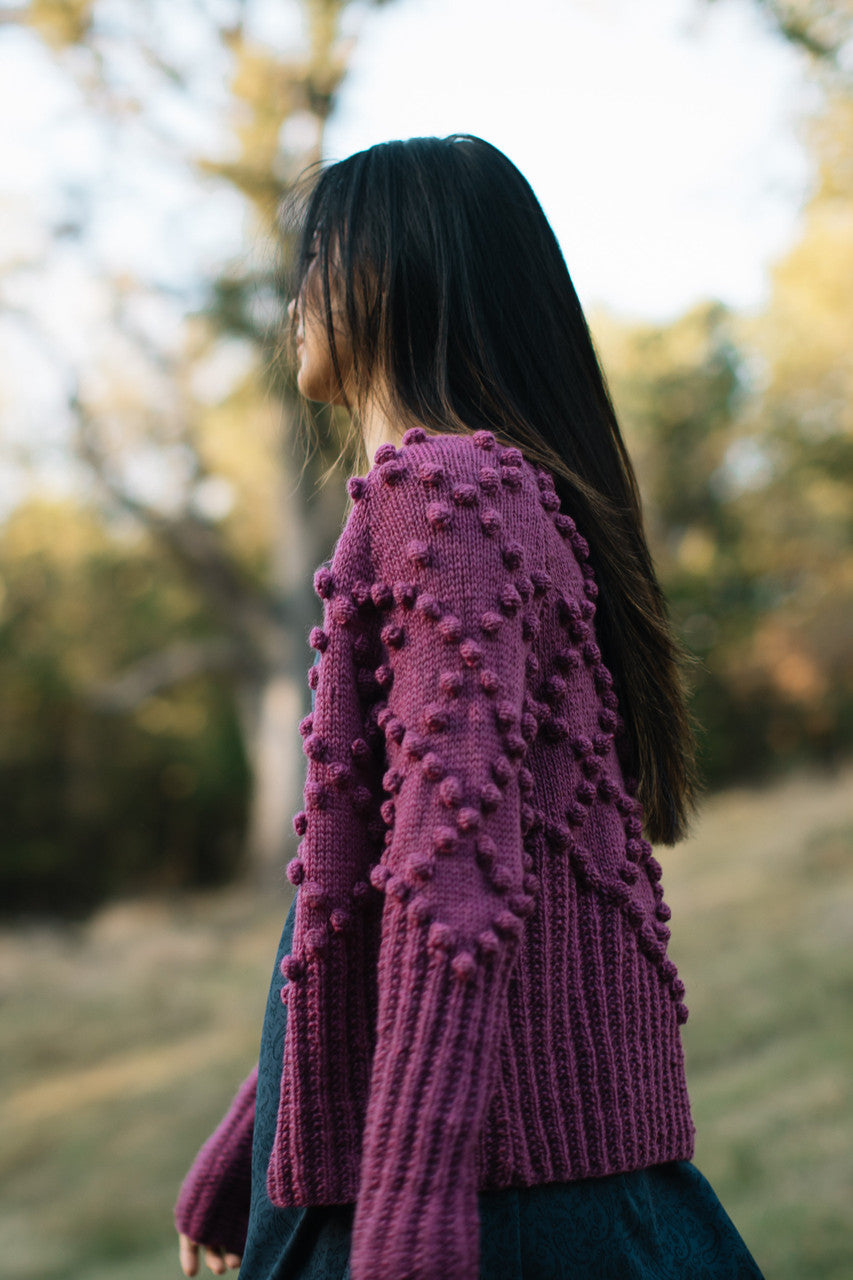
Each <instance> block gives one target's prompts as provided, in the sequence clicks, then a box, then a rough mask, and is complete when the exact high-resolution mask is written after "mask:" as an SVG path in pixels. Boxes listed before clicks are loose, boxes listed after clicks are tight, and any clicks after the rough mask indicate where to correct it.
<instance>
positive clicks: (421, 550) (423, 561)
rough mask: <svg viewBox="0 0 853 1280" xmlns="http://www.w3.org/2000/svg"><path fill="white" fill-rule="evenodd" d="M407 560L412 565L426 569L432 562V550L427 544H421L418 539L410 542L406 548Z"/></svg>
mask: <svg viewBox="0 0 853 1280" xmlns="http://www.w3.org/2000/svg"><path fill="white" fill-rule="evenodd" d="M406 558H407V559H408V560H409V561H410V562H411V563H412V564H414V565H418V566H419V567H420V568H425V567H426V566H427V565H428V564H429V563H430V561H431V560H432V556H431V554H430V549H429V547H428V546H427V544H426V543H425V542H420V541H418V540H417V539H415V540H414V541H412V542H410V543H409V545H408V546H407V547H406Z"/></svg>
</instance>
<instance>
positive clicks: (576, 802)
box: [268, 429, 694, 1280]
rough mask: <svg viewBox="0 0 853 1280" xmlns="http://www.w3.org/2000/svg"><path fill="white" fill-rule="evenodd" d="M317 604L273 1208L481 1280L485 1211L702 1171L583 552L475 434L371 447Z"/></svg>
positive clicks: (363, 1262) (651, 883) (396, 1272)
mask: <svg viewBox="0 0 853 1280" xmlns="http://www.w3.org/2000/svg"><path fill="white" fill-rule="evenodd" d="M350 492H351V494H352V496H353V498H354V500H355V501H354V505H353V510H352V513H351V515H350V518H349V520H348V522H347V525H346V528H345V529H344V531H343V533H342V535H341V537H340V540H339V542H338V545H337V548H336V551H335V555H334V558H333V560H332V563H331V567H330V569H328V570H320V571H319V572H318V574H317V577H316V579H315V587H316V589H317V592H318V594H319V595H320V596H321V598H322V599H323V602H324V621H323V625H322V627H319V628H315V630H314V631H313V632H312V634H311V639H310V642H311V644H312V646H313V647H314V648H315V649H317V650H319V652H320V655H321V656H320V659H319V663H318V675H317V677H316V679H317V685H316V701H315V709H314V712H313V714H312V716H311V717H309V723H308V724H307V726H306V724H305V722H303V725H302V729H303V733H304V746H305V751H306V756H307V781H306V786H305V807H304V810H303V811H302V812H301V813H300V814H298V815H297V817H296V820H295V827H296V830H297V832H298V833H299V834H300V835H301V836H302V842H301V845H300V847H299V850H298V854H297V857H296V858H295V859H294V860H293V861H292V862H291V863H290V865H289V868H288V875H289V878H290V879H291V881H292V882H293V883H295V884H298V885H299V886H300V890H299V895H298V900H297V913H296V921H295V930H294V942H293V948H292V954H291V955H290V956H289V957H287V958H286V959H285V961H284V962H283V966H282V970H283V978H284V982H283V990H282V998H283V999H284V1000H286V1001H287V1004H288V1027H287V1036H286V1040H285V1048H284V1062H283V1071H282V1080H281V1100H280V1107H279V1115H278V1125H277V1132H276V1138H275V1144H274V1148H273V1152H272V1158H271V1160H270V1164H269V1169H268V1192H269V1195H270V1198H271V1200H272V1201H273V1203H274V1204H278V1205H304V1204H337V1203H346V1202H355V1203H356V1212H355V1218H354V1223H353V1243H352V1252H351V1258H350V1267H351V1273H352V1276H353V1280H439V1277H440V1278H441V1280H446V1278H447V1277H449V1276H450V1277H454V1280H475V1278H476V1276H477V1274H478V1265H479V1230H478V1214H477V1193H478V1191H480V1190H491V1189H497V1188H500V1187H509V1186H530V1185H534V1184H537V1183H543V1182H558V1181H568V1180H572V1179H577V1178H586V1177H595V1176H601V1175H605V1174H611V1173H618V1172H625V1171H628V1170H632V1169H638V1168H643V1167H645V1166H648V1165H651V1164H657V1163H660V1162H662V1161H668V1160H680V1159H689V1158H691V1156H692V1154H693V1132H694V1130H693V1124H692V1121H691V1116H690V1107H689V1101H688V1096H687V1090H686V1084H685V1078H684V1066H683V1057H682V1051H681V1043H680V1035H679V1024H680V1023H681V1022H683V1021H684V1019H685V1018H686V1016H687V1011H686V1009H685V1007H684V1005H683V1003H682V997H683V994H684V988H683V986H682V984H681V982H680V981H679V978H678V975H677V973H676V970H675V966H674V965H673V964H672V962H671V961H670V960H669V958H668V956H667V945H666V944H667V940H668V938H669V929H668V927H667V924H666V921H667V919H668V918H669V909H668V907H667V906H666V904H665V902H664V901H663V892H662V888H661V884H660V866H659V864H658V863H657V861H656V860H655V858H654V857H653V856H652V850H651V847H650V845H649V844H648V843H647V841H645V840H644V839H643V836H642V812H641V809H640V805H639V802H638V801H637V799H636V798H635V796H634V795H633V794H632V788H631V787H630V786H628V785H626V780H625V778H624V777H623V774H622V769H621V766H620V760H619V737H618V735H619V732H620V729H621V721H620V718H619V708H618V704H617V699H616V695H615V693H614V690H613V680H612V678H611V675H610V673H609V671H608V670H607V668H606V667H605V665H604V662H603V660H602V656H601V652H600V650H599V648H598V645H597V644H596V640H595V612H596V603H595V602H596V599H597V595H598V590H597V585H596V582H595V575H594V571H593V568H592V566H591V565H590V562H589V558H588V557H589V549H588V546H587V543H586V542H585V540H584V538H583V537H582V536H581V534H580V533H579V532H578V530H577V529H576V527H575V525H574V522H573V520H572V519H571V517H570V516H569V515H568V514H567V513H564V512H562V511H561V510H560V503H559V499H558V496H557V494H556V492H555V489H554V484H553V480H552V478H551V476H550V475H549V474H548V473H547V472H545V471H543V470H540V469H537V468H535V467H533V466H532V465H530V464H529V463H528V462H526V461H525V460H524V459H523V458H522V456H521V454H520V453H519V451H518V450H517V449H512V448H505V447H503V446H502V445H500V444H499V443H497V442H496V440H495V439H494V437H493V436H492V435H491V434H490V433H488V432H477V433H475V434H474V435H473V436H468V437H458V436H446V435H440V436H427V435H426V433H424V432H423V431H421V430H419V429H415V430H413V431H410V432H408V433H407V435H406V436H405V437H404V442H403V446H402V447H401V448H400V449H399V450H398V449H396V448H394V447H393V446H392V445H383V446H382V447H381V448H380V449H379V450H378V451H377V454H376V457H375V460H374V465H373V467H372V468H371V471H370V473H369V474H368V475H367V476H366V477H360V478H358V479H357V480H356V481H354V482H352V483H351V485H350Z"/></svg>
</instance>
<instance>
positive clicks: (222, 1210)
mask: <svg viewBox="0 0 853 1280" xmlns="http://www.w3.org/2000/svg"><path fill="white" fill-rule="evenodd" d="M257 1082H258V1069H257V1067H255V1068H254V1070H253V1071H252V1072H251V1074H250V1075H248V1076H247V1077H246V1079H245V1080H244V1081H243V1083H242V1084H241V1086H240V1088H239V1089H238V1091H237V1094H236V1096H235V1098H234V1101H233V1102H232V1103H231V1106H230V1107H229V1108H228V1111H227V1112H226V1114H225V1116H224V1118H223V1119H222V1121H221V1122H220V1124H219V1125H218V1126H217V1128H216V1129H215V1130H214V1132H213V1133H212V1134H211V1136H210V1137H209V1138H208V1139H207V1141H206V1142H205V1144H204V1146H203V1147H202V1148H201V1150H200V1151H199V1153H198V1155H197V1156H196V1158H195V1160H194V1161H193V1164H192V1167H191V1169H190V1171H189V1173H188V1174H187V1176H186V1178H185V1179H184V1181H183V1184H182V1186H181V1190H180V1193H179V1195H178V1202H177V1204H176V1205H175V1226H176V1227H177V1229H178V1231H179V1232H181V1233H183V1234H184V1235H186V1236H189V1238H190V1239H191V1240H195V1241H196V1242H197V1243H198V1244H204V1245H210V1246H213V1247H215V1248H220V1249H225V1250H227V1251H228V1252H231V1253H237V1254H241V1255H242V1253H243V1248H244V1246H245V1243H246V1232H247V1230H248V1225H249V1200H250V1198H251V1190H252V1135H253V1131H254V1125H255V1093H256V1088H257Z"/></svg>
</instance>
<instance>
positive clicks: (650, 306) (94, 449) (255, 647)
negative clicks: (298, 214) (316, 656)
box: [0, 0, 853, 1280]
mask: <svg viewBox="0 0 853 1280" xmlns="http://www.w3.org/2000/svg"><path fill="white" fill-rule="evenodd" d="M0 121H2V123H1V124H0V812H2V815H3V816H2V827H1V828H0V829H1V830H2V836H0V997H2V1001H3V1012H4V1015H5V1016H4V1018H3V1023H2V1029H0V1062H2V1068H0V1070H2V1073H3V1089H2V1113H0V1178H2V1184H3V1193H2V1206H0V1258H2V1270H3V1273H4V1275H6V1276H9V1277H14V1278H15V1280H25V1278H26V1280H72V1278H73V1280H106V1277H108V1276H109V1277H110V1280H154V1277H155V1276H156V1277H164V1276H170V1275H175V1276H177V1275H179V1274H180V1272H179V1268H178V1263H177V1252H176V1248H175V1244H174V1235H173V1228H172V1225H171V1207H172V1204H173V1202H174V1198H175V1195H176V1191H177V1187H178V1184H179V1182H180V1179H181V1177H182V1176H183V1173H184V1171H185V1169H186V1167H187V1165H188V1164H189V1162H190V1160H191V1158H192V1156H193V1154H194V1152H195V1150H196V1149H197V1147H198V1146H199V1144H200V1143H201V1141H202V1140H203V1138H204V1137H206V1136H207V1133H208V1132H209V1130H210V1128H211V1127H212V1126H213V1124H214V1123H215V1122H216V1120H217V1119H218V1118H219V1116H220V1114H221V1113H222V1111H223V1110H224V1108H225V1106H226V1104H227V1102H228V1101H229V1100H230V1097H231V1094H232V1092H233V1090H234V1089H235V1088H236V1086H237V1084H238V1083H239V1081H240V1079H241V1078H242V1077H243V1076H244V1075H245V1074H246V1073H247V1072H248V1070H249V1069H250V1067H251V1065H252V1063H253V1061H254V1060H255V1059H256V1055H257V1045H258V1039H259V1035H260V1025H261V1020H262V1016H263V1008H264V1004H265V999H266V987H267V983H268V980H269V974H270V968H271V964H272V961H273V958H274V955H275V948H276V944H277V941H278V936H279V932H280V929H281V925H282V923H283V920H284V916H285V914H286V911H287V907H288V904H289V900H290V899H289V895H290V893H291V892H292V890H291V887H290V886H289V884H288V882H287V881H286V879H285V877H284V875H283V866H284V864H285V862H286V860H287V858H288V856H289V855H290V853H291V852H292V850H291V848H290V845H291V841H292V839H293V836H292V831H291V828H290V818H291V815H292V813H293V811H294V809H295V808H297V807H298V805H297V800H298V796H299V793H300V791H301V782H302V772H301V771H302V753H301V749H300V747H301V744H300V742H299V738H298V734H297V733H296V722H297V720H298V719H299V717H300V716H301V715H302V714H303V713H304V710H305V707H306V705H307V698H308V690H307V685H306V682H305V671H306V668H307V665H308V662H309V660H310V656H311V655H310V652H309V650H308V647H307V644H306V636H307V632H308V630H309V628H310V626H311V625H312V624H313V623H314V622H315V621H316V620H317V619H316V616H315V613H316V605H317V601H316V598H315V597H314V594H313V591H312V590H311V589H310V583H311V573H312V571H313V569H314V567H315V566H316V565H317V564H318V563H319V562H320V561H321V560H322V559H324V558H325V557H326V556H327V555H328V554H329V552H330V550H331V547H332V546H333V544H334V541H335V538H336V536H337V534H338V532H339V530H340V527H341V521H342V517H343V513H344V496H343V480H344V479H345V477H344V476H341V475H338V476H333V477H332V479H331V480H329V481H328V482H327V483H326V484H324V485H321V484H320V478H321V476H322V474H323V473H324V471H325V469H326V467H327V466H328V464H329V463H330V462H331V461H332V460H333V459H334V458H335V457H336V456H337V454H338V451H339V446H340V438H341V427H342V424H341V422H340V421H339V420H338V419H336V417H335V416H334V415H330V414H328V413H326V414H320V415H319V416H318V418H317V421H316V426H317V431H318V436H319V440H320V449H319V451H318V453H317V455H316V456H315V457H314V458H313V459H312V460H311V461H310V462H309V463H308V464H307V465H305V461H304V454H303V451H302V448H301V445H300V444H299V442H298V440H297V430H296V424H297V421H298V415H299V412H300V410H299V406H298V403H297V397H296V394H295V389H294V384H293V380H292V378H291V375H290V372H289V370H288V368H287V364H286V361H285V360H284V358H283V355H282V351H281V323H282V319H283V316H284V310H285V307H286V305H287V301H288V298H287V296H286V285H285V278H286V275H285V272H286V267H287V262H288V259H289V255H290V253H291V250H292V245H291V243H290V241H289V239H288V237H287V235H284V234H282V233H281V230H280V228H279V225H278V220H277V210H278V209H279V207H280V204H281V201H282V199H283V198H284V197H286V196H287V194H288V192H289V191H290V190H291V189H292V185H293V183H294V181H295V180H296V178H297V177H298V175H299V174H300V173H301V172H302V170H303V169H304V168H305V166H306V165H307V164H309V163H311V162H312V161H315V160H317V159H318V158H321V157H327V158H332V159H336V158H341V157H343V156H345V155H347V154H349V153H350V152H352V151H354V150H357V149H359V148H361V147H363V146H367V145H370V144H372V143H374V142H377V141H381V140H383V139H386V138H394V137H406V136H412V135H416V134H441V135H443V134H447V133H451V132H456V131H465V132H472V133H478V134H480V135H481V136H483V137H486V138H487V139H488V140H489V141H491V142H493V143H495V144H496V145H497V146H499V147H501V148H502V149H503V150H505V151H506V152H507V154H508V155H509V156H510V157H511V158H512V159H513V160H514V161H515V162H516V163H517V164H518V166H519V167H520V168H521V170H522V171H523V172H524V173H525V175H526V176H527V177H528V178H529V180H530V181H531V183H532V185H533V187H534V190H536V192H537V194H538V195H539V196H540V198H541V200H542V203H543V205H544V207H545V210H546V213H547V214H548V216H549V217H550V219H551V221H552V224H553V225H554V228H555V230H556V232H557V235H558V238H559V239H560V242H561V244H562V247H563V250H564V253H565V256H566V260H567V263H568V266H569V270H570V271H571V273H572V276H573V279H574V281H575V284H576V286H577V289H578V292H579V295H580V297H581V301H582V303H583V305H584V308H585V310H586V311H587V315H588V317H589V319H590V322H591V327H592V329H593V334H594V337H595V340H596V343H597V346H598V349H599V352H600V355H601V357H602V361H603V364H604V367H605V370H606V372H607V375H608V378H609V381H610V385H611V390H612V392H613V396H614V399H615V402H616V406H617V410H618V412H619V414H620V418H621V421H622V424H623V428H624V432H625V435H626V437H627V439H628V443H629V447H630V449H631V451H632V454H633V456H634V458H635V461H636V464H637V468H638V471H639V475H640V480H641V486H642V490H643V496H644V502H645V508H646V518H647V522H648V528H649V533H650V538H651V541H652V545H653V550H654V554H655V557H656V562H657V565H658V568H659V571H660V574H661V577H662V579H663V582H664V585H665V587H666V589H667V592H668V594H669V597H670V600H671V602H672V608H673V613H674V617H675V620H676V622H677V625H678V628H679V631H680V633H681V635H682V636H683V638H684V641H685V643H686V645H687V646H688V648H689V649H690V651H691V652H692V654H693V655H695V658H696V663H695V666H694V668H693V672H692V680H693V688H694V692H693V698H694V707H695V712H696V716H697V718H698V720H699V722H700V725H701V752H702V766H703V772H704V777H705V780H706V784H707V797H706V801H705V803H704V806H703V810H702V813H701V815H700V817H699V819H698V820H697V822H696V825H695V833H694V835H693V836H692V837H691V839H690V840H689V841H688V842H687V843H686V844H684V845H683V846H681V847H679V848H678V849H676V850H674V851H667V852H666V856H665V859H664V862H665V883H666V884H667V889H668V893H667V896H668V899H669V900H670V902H671V903H672V906H673V910H674V936H673V954H674V956H675V959H676V961H677V962H678V964H679V968H680V969H681V971H682V974H683V976H684V978H685V981H686V983H687V987H688V1004H689V1005H690V1008H691V1013H692V1017H691V1020H690V1022H689V1023H688V1024H687V1027H686V1028H685V1046H686V1052H687V1059H688V1077H689V1081H690V1084H691V1091H692V1095H693V1099H694V1105H695V1112H696V1118H697V1123H698V1126H699V1136H698V1145H697V1155H696V1162H697V1164H698V1165H699V1167H700V1168H702V1170H703V1171H704V1172H705V1173H706V1175H707V1176H708V1177H709V1178H710V1179H711V1181H712V1183H713V1184H714V1185H715V1187H716V1189H717V1190H718V1192H719V1194H720V1196H721V1198H722V1200H723V1202H724V1204H725V1205H726V1207H727V1209H728V1210H729V1212H730V1214H731V1216H732V1217H733V1218H734V1220H735V1222H736V1223H737V1225H738V1226H739V1228H740V1229H741V1231H742V1233H743V1234H744V1236H745V1238H746V1240H747V1242H748V1244H749V1245H750V1247H751V1248H752V1250H753V1252H754V1254H755V1256H756V1258H757V1260H758V1262H759V1264H760V1265H761V1266H762V1268H763V1269H764V1270H765V1272H766V1274H767V1276H768V1280H772V1278H774V1277H776V1278H778V1280H795V1278H796V1280H808V1278H810V1277H814V1278H815V1280H828V1278H830V1277H831V1278H832V1280H849V1277H850V1276H851V1275H853V1210H851V1205H853V1107H851V1102H853V1096H851V1095H853V1087H851V1078H853V1077H851V1065H850V1064H851V1050H853V1020H851V1018H850V1007H851V1004H850V1001H851V996H853V949H851V947H850V943H851V940H853V760H851V747H853V675H852V674H851V666H852V665H853V664H851V651H853V613H851V597H853V556H851V551H850V527H851V516H853V492H851V489H853V483H852V482H853V4H851V3H850V0H837V2H836V3H833V2H831V0H645V2H644V4H643V5H641V6H640V5H636V4H632V3H630V0H594V2H593V0H525V3H524V4H520V3H518V0H491V2H490V3H487V2H486V0H385V2H384V3H381V4H380V3H372V4H371V3H367V2H366V0H363V2H360V3H357V2H356V0H351V2H350V3H346V2H345V0H242V2H241V0H30V3H23V4H17V3H14V2H10V0H0Z"/></svg>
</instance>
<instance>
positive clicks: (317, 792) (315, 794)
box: [305, 782, 329, 809]
mask: <svg viewBox="0 0 853 1280" xmlns="http://www.w3.org/2000/svg"><path fill="white" fill-rule="evenodd" d="M328 800H329V788H328V787H327V786H326V785H325V783H323V782H306V783H305V803H306V804H307V806H308V808H309V809H325V808H326V806H327V804H328Z"/></svg>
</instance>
